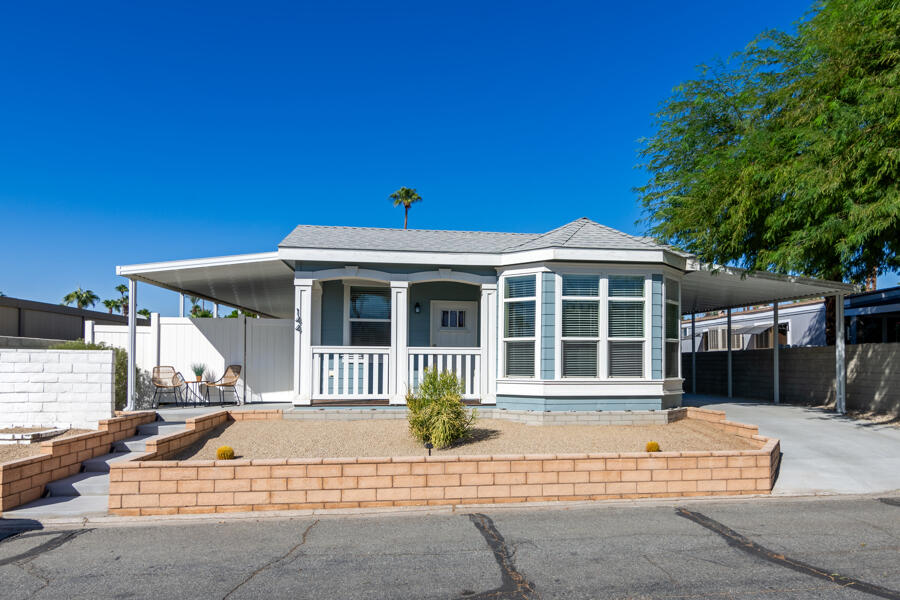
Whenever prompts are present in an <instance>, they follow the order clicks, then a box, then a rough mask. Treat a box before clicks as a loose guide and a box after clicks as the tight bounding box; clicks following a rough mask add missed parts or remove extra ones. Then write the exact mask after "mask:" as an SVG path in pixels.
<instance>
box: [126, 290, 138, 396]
mask: <svg viewBox="0 0 900 600" xmlns="http://www.w3.org/2000/svg"><path fill="white" fill-rule="evenodd" d="M136 316H137V281H135V280H134V279H129V280H128V392H127V399H126V402H125V410H134V365H135V351H136V350H137V320H136Z"/></svg>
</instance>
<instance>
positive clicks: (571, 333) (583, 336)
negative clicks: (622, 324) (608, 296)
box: [561, 275, 600, 377]
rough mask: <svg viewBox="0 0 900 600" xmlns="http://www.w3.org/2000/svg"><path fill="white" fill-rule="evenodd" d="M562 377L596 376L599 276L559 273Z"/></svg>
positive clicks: (598, 329)
mask: <svg viewBox="0 0 900 600" xmlns="http://www.w3.org/2000/svg"><path fill="white" fill-rule="evenodd" d="M561 302H562V376H563V377H597V348H598V346H599V343H600V277H599V276H598V275H563V276H562V299H561Z"/></svg>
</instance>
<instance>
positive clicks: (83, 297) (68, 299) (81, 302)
mask: <svg viewBox="0 0 900 600" xmlns="http://www.w3.org/2000/svg"><path fill="white" fill-rule="evenodd" d="M99 299H100V296H98V295H97V294H95V293H94V292H92V291H91V290H83V289H81V288H78V289H77V290H75V291H73V292H69V293H68V294H66V295H65V296H63V304H66V305H69V304H75V306H77V307H78V308H87V307H89V306H94V304H96V302H97V300H99Z"/></svg>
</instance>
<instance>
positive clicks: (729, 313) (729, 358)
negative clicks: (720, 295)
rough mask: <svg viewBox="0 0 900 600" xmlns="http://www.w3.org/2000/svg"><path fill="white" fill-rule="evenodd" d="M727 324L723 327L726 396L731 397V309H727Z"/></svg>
mask: <svg viewBox="0 0 900 600" xmlns="http://www.w3.org/2000/svg"><path fill="white" fill-rule="evenodd" d="M727 322H728V324H727V326H726V328H725V337H726V338H727V344H728V346H727V347H728V397H729V398H731V397H733V395H734V380H733V377H732V375H733V372H732V370H731V309H730V308H729V309H728V321H727Z"/></svg>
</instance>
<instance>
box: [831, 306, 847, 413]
mask: <svg viewBox="0 0 900 600" xmlns="http://www.w3.org/2000/svg"><path fill="white" fill-rule="evenodd" d="M845 337H846V335H845V333H844V295H843V294H837V295H835V297H834V366H835V378H834V384H835V403H834V407H835V410H836V411H837V412H838V414H841V415H842V414H844V413H846V412H847V364H846V358H847V354H846V352H847V348H846V345H845V343H844V338H845Z"/></svg>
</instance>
